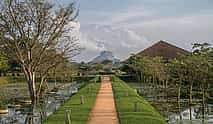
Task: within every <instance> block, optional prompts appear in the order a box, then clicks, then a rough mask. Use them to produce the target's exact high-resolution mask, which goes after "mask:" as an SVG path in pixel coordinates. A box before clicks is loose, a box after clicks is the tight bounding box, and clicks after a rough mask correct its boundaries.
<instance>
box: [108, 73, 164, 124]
mask: <svg viewBox="0 0 213 124" xmlns="http://www.w3.org/2000/svg"><path fill="white" fill-rule="evenodd" d="M111 81H112V85H113V92H114V98H115V102H116V108H117V112H118V116H119V121H120V124H166V121H165V119H164V118H163V116H161V115H160V114H159V112H158V111H156V110H155V109H154V108H153V107H152V106H151V105H150V104H149V103H148V102H147V101H146V100H144V99H143V98H142V97H141V96H139V95H138V94H137V93H136V92H135V91H134V89H132V88H131V87H129V86H128V85H127V84H126V83H125V82H123V81H122V80H120V79H118V78H117V77H114V76H113V77H111ZM136 103H137V105H136V106H137V107H136V106H135V104H136Z"/></svg>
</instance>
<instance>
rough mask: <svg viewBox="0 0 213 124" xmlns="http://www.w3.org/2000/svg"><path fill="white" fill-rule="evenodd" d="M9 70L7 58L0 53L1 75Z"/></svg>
mask: <svg viewBox="0 0 213 124" xmlns="http://www.w3.org/2000/svg"><path fill="white" fill-rule="evenodd" d="M8 68H9V66H8V59H7V57H6V56H5V55H4V54H3V53H1V52H0V75H1V73H2V72H5V71H6V70H7V69H8Z"/></svg>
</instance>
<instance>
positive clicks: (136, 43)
mask: <svg viewBox="0 0 213 124" xmlns="http://www.w3.org/2000/svg"><path fill="white" fill-rule="evenodd" d="M80 44H81V46H83V47H84V48H85V50H84V51H83V52H82V54H81V55H80V56H79V57H77V58H76V60H80V61H81V60H82V58H83V60H84V61H90V60H91V59H92V58H94V57H95V56H97V55H99V53H100V52H101V51H103V50H109V51H112V52H113V53H114V55H115V56H116V57H117V58H120V59H122V60H123V59H125V58H127V56H129V55H130V54H131V53H135V52H138V51H139V50H141V49H143V48H145V46H147V45H150V42H148V41H147V39H146V38H145V37H144V36H142V35H139V34H138V33H137V32H135V31H133V30H130V29H128V28H121V27H115V26H113V25H97V24H90V25H81V40H80Z"/></svg>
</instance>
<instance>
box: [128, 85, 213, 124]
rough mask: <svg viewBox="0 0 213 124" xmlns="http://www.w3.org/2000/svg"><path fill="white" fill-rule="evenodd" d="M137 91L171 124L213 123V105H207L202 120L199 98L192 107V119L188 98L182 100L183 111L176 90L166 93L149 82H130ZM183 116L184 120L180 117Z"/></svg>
mask: <svg viewBox="0 0 213 124" xmlns="http://www.w3.org/2000/svg"><path fill="white" fill-rule="evenodd" d="M128 84H129V85H130V86H131V87H133V88H134V89H135V90H137V92H138V93H139V94H140V95H142V96H143V98H145V99H146V100H148V101H149V102H150V103H151V104H152V105H153V106H154V107H155V108H156V109H157V110H158V111H159V112H160V113H161V114H162V115H163V116H164V117H165V118H166V120H167V122H168V123H169V124H213V105H212V104H206V105H205V112H204V113H205V117H204V120H202V117H203V115H202V105H201V101H200V100H199V99H194V100H193V101H194V102H195V104H194V105H193V106H192V107H191V109H192V121H190V120H189V118H190V117H189V116H190V109H189V108H188V99H183V100H182V101H181V108H180V109H181V113H180V114H179V108H178V104H177V96H176V95H175V90H172V89H171V90H170V92H169V94H166V93H165V92H164V91H163V90H162V89H163V88H155V87H152V86H151V85H149V84H141V83H138V82H129V83H128ZM180 117H182V120H181V119H180Z"/></svg>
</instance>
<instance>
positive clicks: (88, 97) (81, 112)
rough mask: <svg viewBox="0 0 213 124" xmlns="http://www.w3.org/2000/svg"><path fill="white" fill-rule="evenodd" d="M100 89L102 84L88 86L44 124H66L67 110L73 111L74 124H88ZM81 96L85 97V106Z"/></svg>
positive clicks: (72, 119)
mask: <svg viewBox="0 0 213 124" xmlns="http://www.w3.org/2000/svg"><path fill="white" fill-rule="evenodd" d="M91 82H93V81H91ZM99 87H100V83H89V84H88V85H86V86H85V87H84V88H82V89H81V90H80V91H79V92H78V93H77V94H75V95H74V96H72V97H71V98H70V100H68V101H67V102H66V103H65V104H64V105H63V106H62V107H60V108H59V110H57V111H56V112H55V113H54V114H52V115H50V116H49V117H48V118H47V119H46V120H45V121H44V124H65V120H66V111H67V110H70V111H71V123H72V124H86V122H87V121H88V116H89V113H90V111H91V109H92V106H93V104H94V102H95V99H96V95H97V93H98V90H99ZM89 91H90V92H89ZM81 95H83V96H84V101H85V103H84V104H80V96H81Z"/></svg>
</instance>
